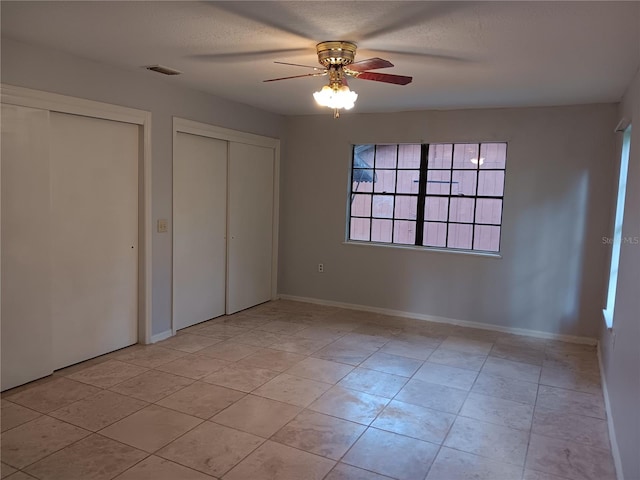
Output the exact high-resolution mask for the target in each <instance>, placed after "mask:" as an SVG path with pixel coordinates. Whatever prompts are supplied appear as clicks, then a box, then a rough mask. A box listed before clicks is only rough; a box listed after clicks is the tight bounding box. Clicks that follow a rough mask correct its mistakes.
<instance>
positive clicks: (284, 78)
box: [263, 71, 327, 82]
mask: <svg viewBox="0 0 640 480" xmlns="http://www.w3.org/2000/svg"><path fill="white" fill-rule="evenodd" d="M326 74H327V72H326V71H325V72H318V73H307V74H306V75H294V76H293V77H281V78H270V79H269V80H263V82H277V81H278V80H289V79H290V78H303V77H323V76H324V75H326Z"/></svg>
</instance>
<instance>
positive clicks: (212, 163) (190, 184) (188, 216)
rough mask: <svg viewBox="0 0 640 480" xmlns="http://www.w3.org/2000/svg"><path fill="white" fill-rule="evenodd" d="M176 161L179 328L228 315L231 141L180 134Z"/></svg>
mask: <svg viewBox="0 0 640 480" xmlns="http://www.w3.org/2000/svg"><path fill="white" fill-rule="evenodd" d="M175 142H176V144H175V145H174V159H173V322H174V328H175V329H181V328H185V327H188V326H190V325H193V324H196V323H199V322H203V321H205V320H208V319H210V318H214V317H218V316H220V315H224V313H225V277H226V248H227V247H226V222H227V221H226V217H227V142H226V141H223V140H216V139H213V138H208V137H201V136H197V135H191V134H188V133H182V132H178V133H176V136H175Z"/></svg>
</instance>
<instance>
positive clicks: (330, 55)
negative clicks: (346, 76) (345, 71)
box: [316, 41, 357, 68]
mask: <svg viewBox="0 0 640 480" xmlns="http://www.w3.org/2000/svg"><path fill="white" fill-rule="evenodd" d="M356 48H357V45H356V44H355V43H353V42H344V41H329V42H320V43H319V44H317V45H316V50H317V52H318V62H320V65H322V66H324V67H326V68H329V67H330V66H331V65H342V66H344V65H349V64H350V63H353V59H354V58H355V56H356Z"/></svg>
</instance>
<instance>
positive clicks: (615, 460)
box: [598, 342, 624, 480]
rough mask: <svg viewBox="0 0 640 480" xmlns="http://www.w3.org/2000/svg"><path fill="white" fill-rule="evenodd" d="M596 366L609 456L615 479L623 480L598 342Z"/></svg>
mask: <svg viewBox="0 0 640 480" xmlns="http://www.w3.org/2000/svg"><path fill="white" fill-rule="evenodd" d="M598 366H599V367H600V381H601V383H602V393H603V395H604V408H605V411H606V412H607V426H608V427H609V441H610V442H611V455H612V456H613V463H614V465H615V467H616V478H617V479H618V480H624V472H623V471H622V459H621V458H620V448H619V447H618V438H617V437H616V429H615V427H614V425H613V415H612V414H611V402H610V401H609V390H607V379H606V377H605V375H604V365H603V364H602V350H601V343H600V342H598Z"/></svg>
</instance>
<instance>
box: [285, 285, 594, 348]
mask: <svg viewBox="0 0 640 480" xmlns="http://www.w3.org/2000/svg"><path fill="white" fill-rule="evenodd" d="M278 298H281V299H282V300H292V301H295V302H305V303H314V304H317V305H327V306H330V307H340V308H346V309H349V310H361V311H365V312H373V313H380V314H382V315H391V316H394V317H404V318H413V319H415V320H423V321H427V322H437V323H446V324H449V325H458V326H461V327H470V328H480V329H482V330H492V331H496V332H503V333H511V334H514V335H526V336H529V337H536V338H544V339H548V340H559V341H561V342H569V343H580V344H584V345H597V343H598V341H597V340H596V339H595V338H591V337H579V336H575V335H563V334H560V333H550V332H541V331H538V330H529V329H526V328H516V327H503V326H500V325H491V324H488V323H480V322H470V321H467V320H457V319H455V318H448V317H438V316H435V315H424V314H421V313H414V312H403V311H401V310H391V309H388V308H378V307H370V306H368V305H357V304H353V303H343V302H334V301H332V300H322V299H320V298H310V297H298V296H295V295H284V294H280V295H278Z"/></svg>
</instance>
